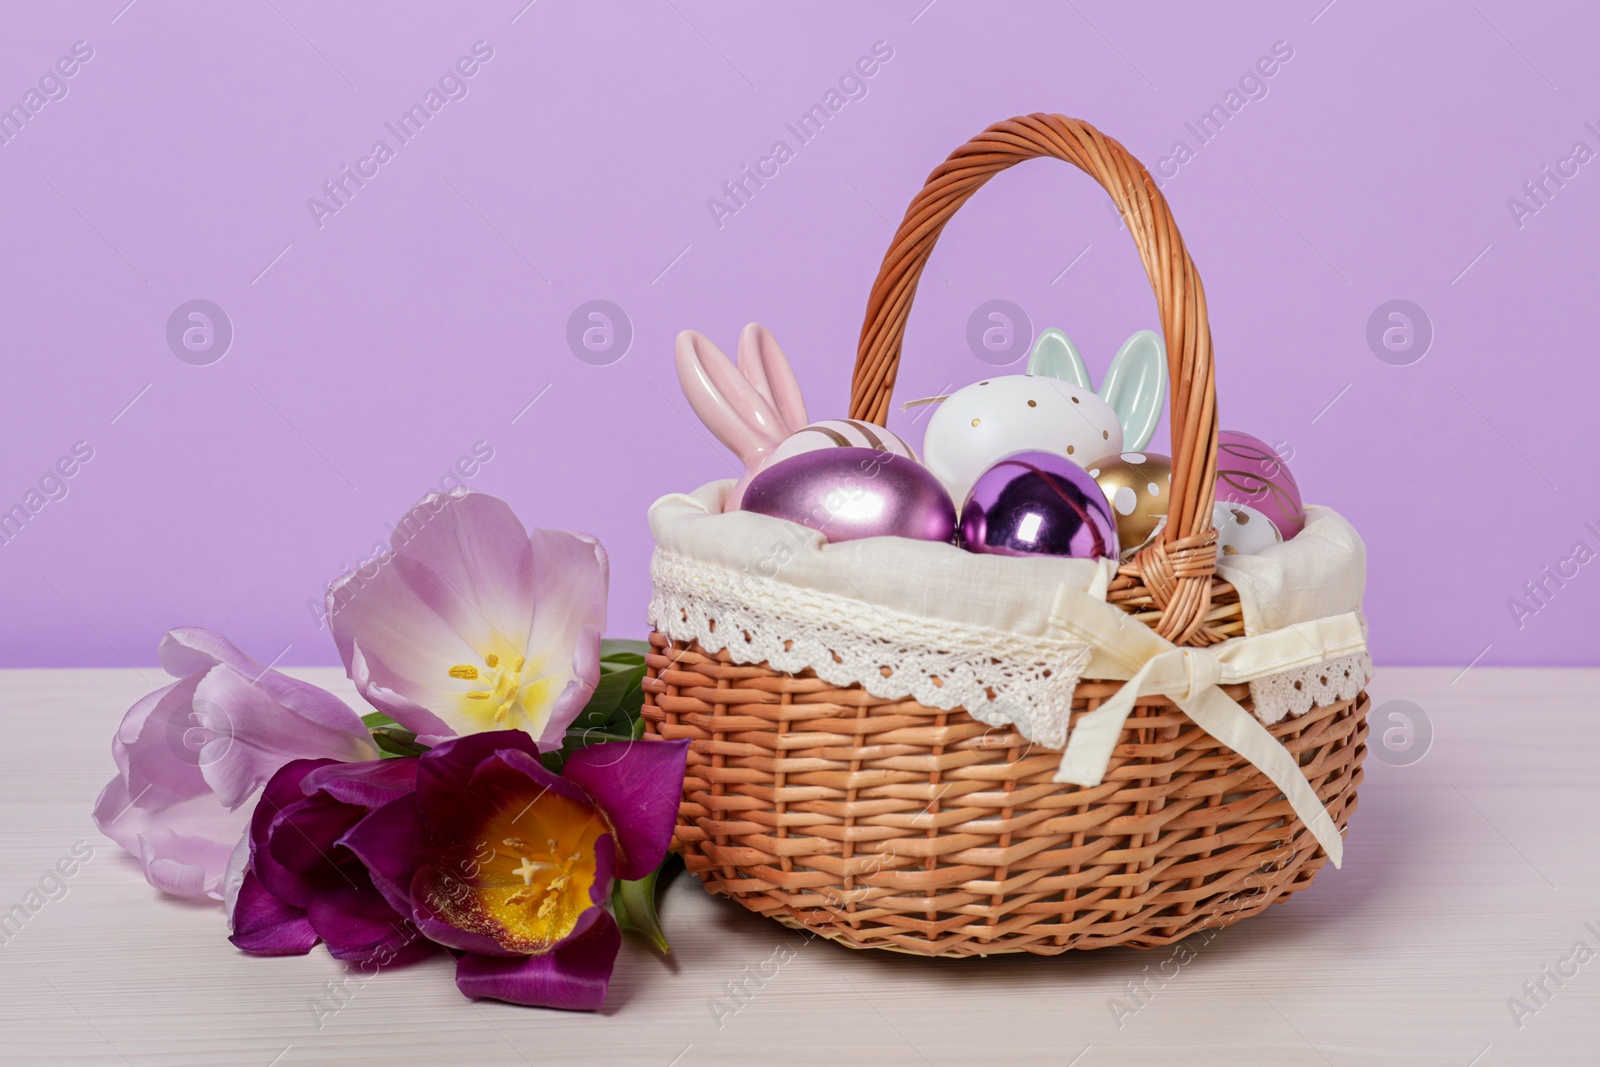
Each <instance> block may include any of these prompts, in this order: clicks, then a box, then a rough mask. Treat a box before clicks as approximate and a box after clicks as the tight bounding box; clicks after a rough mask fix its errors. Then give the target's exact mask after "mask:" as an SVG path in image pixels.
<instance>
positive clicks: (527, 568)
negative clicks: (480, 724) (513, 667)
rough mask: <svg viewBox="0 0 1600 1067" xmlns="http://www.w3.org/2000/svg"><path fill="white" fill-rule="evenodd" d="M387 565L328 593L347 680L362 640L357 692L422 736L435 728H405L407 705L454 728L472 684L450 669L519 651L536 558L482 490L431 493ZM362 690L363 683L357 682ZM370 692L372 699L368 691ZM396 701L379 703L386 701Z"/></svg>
mask: <svg viewBox="0 0 1600 1067" xmlns="http://www.w3.org/2000/svg"><path fill="white" fill-rule="evenodd" d="M391 544H392V545H393V547H394V553H393V556H392V557H391V558H390V560H389V562H388V563H387V564H386V565H384V566H381V567H379V568H378V571H377V573H376V574H375V575H373V576H372V577H370V578H369V577H367V576H366V575H365V574H364V573H363V572H362V571H360V570H358V571H355V572H353V573H351V574H348V575H346V576H344V577H343V578H341V579H340V580H339V581H338V582H336V583H334V585H333V587H332V588H330V589H329V591H328V605H329V615H330V618H331V619H332V629H333V635H334V641H335V643H336V644H337V645H338V647H339V652H340V655H341V656H342V657H343V658H344V661H345V667H346V670H347V671H351V674H352V678H354V671H353V659H354V651H355V645H356V642H357V641H358V640H359V642H360V645H361V648H362V652H363V655H364V658H365V660H366V671H365V673H366V675H367V682H366V685H365V686H364V687H362V695H364V696H366V697H367V698H368V699H369V700H372V701H373V702H374V703H375V704H378V706H380V707H383V708H384V710H385V711H386V712H388V713H389V714H390V715H391V716H392V717H393V718H394V719H395V720H396V721H397V722H399V723H401V724H402V725H404V726H406V727H408V728H410V729H412V730H414V731H415V732H416V733H417V734H418V735H419V736H421V735H430V734H434V733H436V732H438V731H437V730H436V724H435V723H430V722H416V723H415V724H414V723H413V721H412V718H411V716H410V712H411V710H412V709H413V708H414V707H422V708H425V709H427V710H428V711H429V712H430V713H431V714H432V715H433V716H435V717H442V718H443V719H444V720H445V722H446V723H448V724H449V725H450V727H451V728H452V729H451V730H450V731H449V732H463V733H464V732H467V727H468V724H467V723H466V722H465V721H459V722H458V721H456V718H455V716H454V715H453V714H452V712H453V709H454V708H455V706H456V705H457V704H458V703H459V702H460V700H461V699H462V697H463V695H464V694H465V693H466V692H467V690H468V689H470V688H472V686H471V685H470V684H469V683H468V682H467V680H464V679H460V678H457V677H453V676H452V675H451V674H450V668H451V667H452V666H454V665H456V664H463V663H466V664H475V663H477V662H480V661H481V658H482V653H483V652H484V650H486V649H489V648H491V647H495V648H500V647H504V648H508V649H513V650H515V651H516V652H517V653H521V652H522V650H525V649H526V648H527V647H528V632H529V628H530V626H531V625H532V621H533V614H534V612H533V608H534V603H533V594H534V586H533V551H532V548H531V546H530V544H529V542H528V533H527V531H526V530H525V529H524V528H523V526H522V523H521V522H520V521H519V520H518V519H517V517H516V515H515V513H513V512H512V510H511V508H510V506H509V505H507V504H506V503H505V501H503V500H499V499H497V498H495V497H492V496H488V495H487V494H484V493H465V492H463V493H451V494H442V493H433V494H430V495H429V496H427V497H425V498H423V500H422V501H421V502H420V503H419V504H417V506H416V507H414V508H412V509H411V511H410V512H408V513H407V515H406V517H405V518H404V519H403V520H402V521H401V524H400V525H399V526H397V527H396V528H395V531H394V534H393V536H392V538H391ZM357 684H358V686H360V685H361V683H360V681H359V680H358V682H357ZM368 689H371V690H373V692H368ZM391 693H392V694H395V695H397V696H398V697H399V698H400V702H399V703H398V705H397V706H395V707H388V706H384V703H383V701H384V699H385V697H386V695H387V694H391Z"/></svg>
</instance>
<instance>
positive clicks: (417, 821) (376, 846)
mask: <svg viewBox="0 0 1600 1067" xmlns="http://www.w3.org/2000/svg"><path fill="white" fill-rule="evenodd" d="M335 844H337V845H340V846H342V847H344V848H347V849H349V850H350V851H351V852H353V853H355V855H356V858H357V859H359V860H360V861H361V862H362V864H363V865H364V866H365V867H366V868H367V873H368V874H370V875H371V876H372V884H373V885H374V886H376V887H377V889H378V892H379V893H381V894H383V898H384V899H385V900H387V901H388V902H389V906H390V907H392V908H394V909H395V910H396V911H398V912H399V913H400V914H402V915H409V914H411V912H412V910H413V909H412V904H411V883H412V880H413V879H414V878H415V877H416V873H417V870H418V868H420V867H421V866H422V865H423V864H424V863H426V862H427V861H428V857H429V853H430V851H431V848H430V845H429V841H428V828H427V826H426V825H424V823H423V821H422V808H421V806H420V805H419V804H418V803H417V797H416V795H415V794H412V795H410V796H403V797H401V798H400V799H399V800H396V801H392V802H391V803H388V804H385V805H384V806H383V807H381V808H378V809H377V810H376V811H374V812H372V813H371V814H370V815H368V816H367V817H366V818H364V819H362V820H361V821H360V822H358V823H356V824H355V826H353V827H351V828H350V830H349V832H348V833H346V834H345V835H344V836H343V837H341V838H339V840H338V841H337V842H335Z"/></svg>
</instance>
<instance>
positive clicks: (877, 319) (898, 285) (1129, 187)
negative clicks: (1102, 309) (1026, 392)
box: [850, 114, 1217, 644]
mask: <svg viewBox="0 0 1600 1067" xmlns="http://www.w3.org/2000/svg"><path fill="white" fill-rule="evenodd" d="M1040 156H1052V157H1054V158H1056V159H1064V160H1066V161H1067V162H1068V163H1071V164H1073V165H1074V166H1076V167H1078V168H1080V169H1082V170H1084V171H1086V172H1087V173H1088V174H1090V175H1091V176H1092V177H1093V178H1094V179H1095V180H1096V181H1098V182H1099V183H1100V184H1101V185H1103V186H1104V187H1105V190H1106V192H1108V193H1110V194H1111V199H1112V200H1113V201H1114V202H1115V203H1116V205H1117V209H1118V210H1119V211H1120V212H1121V213H1122V217H1123V219H1124V220H1125V221H1126V222H1127V225H1128V231H1129V232H1130V233H1131V234H1132V235H1133V242H1134V244H1135V246H1137V247H1138V249H1139V258H1140V259H1142V260H1143V261H1144V268H1145V271H1146V272H1147V273H1148V274H1149V275H1150V287H1151V288H1152V289H1153V290H1155V296H1156V305H1157V307H1158V308H1159V310H1160V313H1161V330H1162V333H1163V334H1164V335H1165V339H1166V347H1167V365H1168V370H1169V372H1170V374H1171V379H1172V401H1171V402H1172V409H1171V417H1172V421H1171V426H1172V452H1173V456H1172V493H1171V498H1172V510H1171V512H1170V514H1169V515H1168V516H1167V525H1166V529H1165V532H1164V533H1163V534H1162V537H1161V539H1160V540H1159V541H1157V542H1156V543H1154V544H1152V545H1150V546H1149V547H1147V548H1146V549H1145V550H1144V551H1143V552H1141V553H1140V554H1139V556H1138V558H1137V559H1136V560H1135V561H1134V563H1133V564H1131V565H1130V566H1129V567H1125V568H1124V573H1131V574H1133V575H1134V576H1135V577H1137V578H1138V579H1139V580H1140V581H1141V582H1142V584H1143V585H1144V586H1145V587H1146V588H1147V589H1148V590H1149V592H1150V594H1151V596H1152V599H1153V600H1154V601H1155V604H1156V606H1157V607H1159V608H1160V609H1161V612H1162V617H1161V621H1160V623H1159V624H1157V625H1156V627H1155V629H1156V631H1157V632H1158V633H1160V634H1161V635H1162V636H1163V637H1165V638H1167V640H1169V641H1173V642H1174V643H1177V644H1184V643H1190V644H1204V643H1207V642H1209V641H1211V640H1215V637H1213V636H1210V635H1209V632H1208V631H1207V630H1206V629H1205V627H1204V621H1205V615H1206V610H1207V608H1208V607H1209V606H1210V602H1211V576H1212V574H1213V572H1214V571H1215V569H1216V531H1215V530H1213V529H1212V528H1211V505H1212V501H1213V494H1214V489H1215V486H1214V484H1213V483H1214V482H1215V480H1216V472H1217V390H1216V380H1215V377H1214V374H1213V369H1212V363H1211V328H1210V324H1209V322H1208V321H1207V319H1206V298H1205V291H1204V290H1203V289H1202V288H1201V286H1200V275H1199V274H1198V273H1197V272H1196V271H1195V267H1194V262H1193V261H1192V260H1191V259H1190V258H1189V251H1188V249H1187V248H1185V247H1184V244H1183V237H1182V236H1181V235H1180V234H1179V233H1178V226H1177V223H1176V222H1175V221H1173V218H1172V212H1171V210H1170V209H1169V208H1168V207H1167V201H1166V198H1165V197H1163V196H1162V195H1161V191H1160V190H1159V189H1157V188H1156V186H1155V182H1153V181H1152V180H1151V179H1150V174H1149V172H1148V171H1146V170H1145V169H1144V166H1143V165H1142V164H1141V163H1140V162H1139V161H1138V160H1137V159H1134V158H1133V156H1131V155H1130V154H1129V153H1128V150H1127V149H1125V148H1123V147H1122V146H1121V145H1120V144H1118V143H1117V142H1116V141H1113V140H1112V139H1111V138H1109V137H1107V136H1105V135H1104V134H1102V133H1101V132H1100V131H1099V130H1097V129H1095V128H1094V127H1093V126H1091V125H1089V124H1088V123H1086V122H1081V121H1079V120H1077V119H1069V118H1067V117H1066V116H1064V115H1046V114H1034V115H1026V116H1022V117H1019V118H1014V119H1007V120H1006V121H1004V122H997V123H995V124H994V125H993V126H990V127H989V128H988V129H987V130H984V131H983V132H982V133H980V134H979V135H978V136H976V137H974V138H973V139H972V140H970V141H968V142H967V143H966V144H964V145H962V146H961V147H960V148H958V149H956V150H955V151H954V152H952V153H951V154H950V158H949V159H947V160H945V161H944V162H943V163H942V164H940V165H939V167H938V169H936V170H935V171H934V172H933V173H932V174H930V175H929V176H928V181H927V183H926V184H925V185H924V186H923V187H922V191H921V192H920V193H918V194H917V197H916V199H915V200H913V201H912V202H911V206H910V207H909V208H908V209H906V217H905V221H903V222H902V223H901V224H900V228H899V229H898V230H897V231H895V235H894V240H892V241H891V242H890V243H889V251H888V252H887V253H885V255H884V257H883V267H882V268H881V269H880V270H879V271H878V279H877V281H875V282H873V284H872V296H871V298H870V299H869V300H868V301H867V317H866V322H865V323H864V324H863V325H862V327H861V344H860V347H859V349H858V351H857V354H856V367H855V374H854V376H853V377H852V379H851V383H850V417H851V418H852V419H866V420H869V421H871V422H875V423H877V424H878V425H880V426H881V425H883V424H884V423H885V421H886V420H887V418H888V414H889V398H890V394H891V393H892V392H893V391H894V383H895V375H896V372H897V371H898V370H899V366H900V346H901V343H902V342H903V341H904V340H905V333H906V318H907V316H908V315H910V313H911V300H912V297H913V296H915V295H916V291H917V282H918V280H919V279H920V278H921V277H922V268H923V267H924V266H925V265H926V264H927V262H928V257H929V256H930V255H931V254H932V253H933V246H934V242H936V241H937V240H938V239H939V234H940V233H941V232H942V231H943V230H944V225H945V223H946V222H948V221H949V220H950V217H951V216H952V215H954V214H955V213H956V209H957V208H959V207H960V206H961V205H962V204H964V203H966V202H967V198H968V197H970V196H971V195H972V194H973V193H975V192H977V191H978V187H979V186H981V185H983V183H984V182H986V181H988V180H989V179H990V178H991V177H992V176H994V175H995V174H998V173H999V172H1000V171H1002V170H1005V169H1006V168H1007V167H1010V166H1014V165H1015V164H1017V163H1021V162H1023V161H1024V160H1028V159H1036V158H1038V157H1040ZM956 503H957V505H958V506H959V504H960V501H957V502H956Z"/></svg>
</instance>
